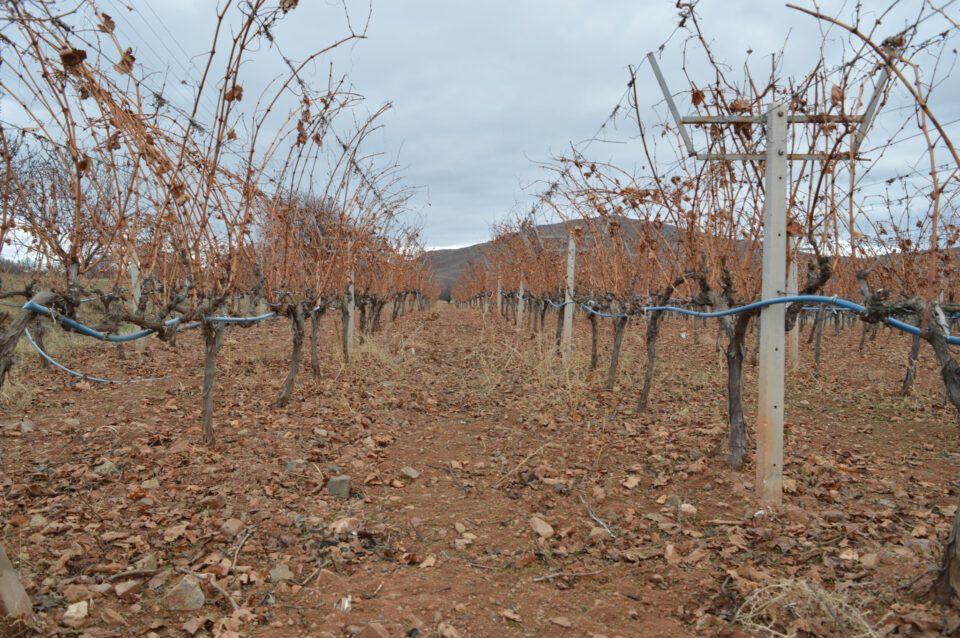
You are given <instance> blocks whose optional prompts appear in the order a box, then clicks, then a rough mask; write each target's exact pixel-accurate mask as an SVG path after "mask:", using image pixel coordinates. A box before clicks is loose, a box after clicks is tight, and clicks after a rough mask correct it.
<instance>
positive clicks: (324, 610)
mask: <svg viewBox="0 0 960 638" xmlns="http://www.w3.org/2000/svg"><path fill="white" fill-rule="evenodd" d="M334 322H335V320H334V319H328V320H326V322H325V324H324V328H323V334H324V335H325V337H326V338H325V341H324V345H323V350H324V352H323V355H322V357H321V363H322V371H321V375H320V376H319V378H313V377H312V376H311V375H310V373H309V369H308V370H306V371H303V372H302V373H301V377H300V379H299V381H298V386H297V390H296V392H295V394H294V399H293V401H292V402H291V404H290V405H289V406H288V407H286V408H283V409H275V408H272V407H271V406H270V402H271V400H272V399H273V397H274V395H275V392H276V390H277V388H278V387H279V384H280V382H281V380H282V378H283V375H284V374H285V372H286V363H287V359H288V356H289V353H288V333H287V329H286V327H285V326H284V325H283V323H282V322H271V323H268V324H265V325H262V326H259V327H255V328H250V329H231V330H229V331H228V333H227V335H228V336H227V338H226V343H225V347H224V349H223V351H222V354H221V358H220V370H221V376H220V384H219V387H218V389H217V424H218V431H219V437H220V438H219V442H218V444H217V446H216V447H215V448H214V449H207V448H204V447H201V446H200V445H199V444H198V443H199V427H198V420H199V419H198V417H199V404H200V396H199V394H200V378H199V374H200V370H201V364H200V359H201V348H200V344H199V340H198V337H199V335H196V334H185V335H182V336H181V337H180V342H179V343H178V344H177V345H176V346H175V347H170V346H167V345H164V344H162V343H159V342H154V341H151V342H150V343H149V344H148V346H147V348H146V351H145V352H144V353H136V352H134V351H133V349H132V348H128V349H127V351H126V353H125V355H124V357H123V358H119V357H118V352H117V350H116V349H115V348H114V347H112V346H110V347H108V346H103V345H101V344H93V345H92V346H90V347H85V348H70V349H68V350H64V351H63V353H62V355H63V357H64V358H65V362H66V363H67V364H68V365H71V366H73V367H77V368H79V369H82V370H84V371H86V372H88V373H91V374H104V375H106V376H114V377H117V376H125V377H137V376H154V375H158V374H160V375H162V374H169V375H171V378H170V379H168V380H165V381H161V382H158V383H150V384H132V385H125V386H98V385H91V384H89V383H86V382H81V383H78V384H74V385H72V386H71V385H68V384H67V382H66V380H65V378H64V377H63V376H61V375H59V374H58V373H55V372H53V371H50V370H41V369H40V368H39V366H38V365H37V363H36V362H35V361H34V360H33V359H32V358H29V357H24V360H23V361H22V362H21V365H20V366H19V367H18V368H17V370H16V375H17V378H16V387H19V388H27V389H29V394H25V395H23V396H22V397H21V398H20V400H19V401H13V400H10V401H8V402H7V403H6V404H5V405H4V406H3V407H2V408H0V409H3V410H4V411H5V412H6V414H5V415H4V417H3V419H2V421H0V426H2V429H0V455H2V456H0V459H2V466H0V499H2V500H0V530H2V544H3V546H4V547H5V548H6V549H7V551H8V553H9V554H10V555H11V558H12V559H13V560H14V562H15V563H16V565H17V566H18V568H19V570H20V573H21V576H22V578H23V580H24V582H25V584H26V586H27V588H28V590H29V592H30V594H31V596H32V598H33V600H34V603H35V605H37V606H38V607H39V608H40V609H41V610H43V612H42V613H41V615H40V619H41V621H42V623H43V627H42V632H43V633H44V634H47V635H57V634H58V635H89V636H132V635H151V632H152V635H158V636H183V635H190V633H191V631H193V632H194V635H198V636H201V635H212V634H214V633H216V632H218V631H219V632H221V633H222V634H224V635H231V634H229V633H226V632H227V631H231V630H233V631H237V632H238V633H239V634H240V635H250V636H277V637H279V636H326V635H334V636H346V635H351V633H360V632H365V633H361V635H362V636H365V637H366V636H377V635H381V634H378V633H375V630H376V629H378V628H377V627H375V626H372V625H369V623H379V625H380V626H381V627H382V628H383V630H384V631H385V632H386V633H385V634H383V635H389V636H403V635H418V634H417V633H416V632H413V631H412V630H413V629H418V630H419V632H420V633H419V635H420V636H435V635H439V634H438V628H439V630H440V631H446V632H447V635H460V636H524V635H526V636H565V635H569V636H590V635H603V636H608V637H610V638H612V637H613V636H688V635H697V634H700V635H746V631H747V627H746V626H744V625H736V624H733V623H731V622H730V619H731V618H732V616H733V614H734V613H735V611H736V610H737V608H738V607H739V606H740V605H741V604H742V603H743V601H744V600H745V599H746V598H747V597H749V596H752V598H750V599H749V600H750V601H751V602H752V603H753V604H754V606H755V607H757V606H760V605H761V603H762V602H763V601H764V596H765V595H766V594H765V592H770V591H773V589H771V588H772V587H774V586H776V585H777V584H778V583H781V582H783V581H785V580H786V579H797V580H798V581H801V582H803V583H807V584H810V585H811V587H812V589H809V590H808V589H802V588H799V589H801V590H802V591H821V589H822V592H825V593H824V594H823V596H822V597H821V598H820V599H818V600H819V602H815V603H814V604H808V605H806V606H805V605H804V604H802V603H804V602H806V603H809V602H810V601H800V600H786V601H784V604H782V605H781V607H780V608H779V609H778V610H772V609H769V610H768V611H767V612H764V611H763V610H761V611H759V612H757V613H756V614H754V615H753V616H752V617H751V619H750V622H754V623H758V624H771V623H773V622H774V621H777V622H780V623H781V624H780V625H779V627H781V628H782V627H790V626H792V627H793V628H794V629H796V628H798V627H808V628H812V629H814V630H818V631H819V633H818V635H855V633H854V632H853V631H852V630H851V629H850V627H851V625H845V624H843V623H847V622H853V621H852V620H851V619H850V618H849V614H854V615H855V612H856V610H861V611H862V612H863V614H864V615H865V617H866V618H867V619H869V621H870V623H871V624H873V625H874V626H876V627H896V628H898V630H899V631H900V632H902V633H903V634H905V635H922V634H923V633H925V632H931V633H939V632H940V631H942V630H944V629H945V628H946V629H950V628H951V626H956V625H957V624H960V618H958V617H957V616H956V614H955V612H951V611H949V610H944V609H942V608H937V607H932V606H929V605H927V604H925V603H924V602H923V600H922V596H923V593H924V591H925V588H926V587H927V586H928V584H929V582H930V579H931V573H930V570H932V569H934V568H935V566H936V562H937V560H938V557H939V551H940V546H941V542H942V539H943V538H944V537H945V534H946V531H947V528H948V524H949V522H950V517H951V516H952V514H953V511H954V510H953V508H954V505H955V502H956V496H955V493H953V492H952V490H953V489H954V487H953V486H954V485H955V479H956V468H957V466H958V460H960V441H958V433H957V428H956V419H955V417H954V415H953V414H952V413H951V411H950V410H949V409H947V407H945V406H944V404H943V400H942V397H941V396H940V393H941V391H940V389H939V388H940V384H939V380H938V379H937V378H936V370H935V368H934V363H933V361H932V357H930V356H929V354H928V353H927V352H926V351H924V353H923V355H922V357H921V361H920V372H919V379H918V382H917V386H916V387H915V389H914V393H913V396H911V397H908V398H901V397H898V396H897V392H898V390H899V387H900V379H901V377H902V373H903V365H904V362H905V359H906V353H907V350H908V348H909V345H910V344H909V339H907V338H904V337H903V336H902V335H899V334H888V333H887V332H886V331H881V332H880V334H879V336H878V337H877V339H876V341H873V342H868V344H867V348H866V349H865V351H864V352H863V353H860V352H858V351H857V342H858V340H859V327H855V328H854V329H850V330H846V331H844V332H843V333H842V334H841V335H840V336H834V335H833V332H832V329H827V330H826V331H825V337H824V343H825V349H824V350H825V355H824V362H823V367H822V371H821V374H820V375H819V377H815V376H814V375H813V373H812V354H811V352H810V349H809V348H808V347H806V346H805V347H804V351H803V360H802V365H801V369H800V371H799V372H797V373H794V374H791V375H790V378H789V380H788V401H787V415H788V416H787V444H786V454H787V458H786V466H785V473H786V476H787V477H788V481H787V492H788V493H787V494H786V498H785V501H786V505H785V506H784V507H783V508H779V509H776V510H761V508H760V507H759V506H758V505H757V504H756V503H754V502H753V501H752V493H753V474H752V472H753V468H752V466H748V467H746V468H745V469H744V470H743V471H742V472H739V473H737V472H732V471H731V470H729V469H728V468H727V467H726V466H725V465H724V462H723V458H722V456H718V455H717V453H716V449H717V447H718V446H720V445H722V443H723V435H724V428H725V425H724V424H725V419H724V410H725V400H726V399H725V394H724V379H725V369H724V367H723V355H722V353H720V352H718V351H717V350H716V349H715V346H714V332H713V327H712V326H713V325H714V324H709V326H710V329H709V331H705V332H704V333H703V334H701V335H700V340H699V343H698V342H697V340H696V339H695V338H694V335H693V333H692V330H691V324H689V323H687V322H668V323H667V324H666V326H665V335H664V337H663V339H662V343H661V356H660V359H659V366H658V379H657V384H656V386H655V391H654V397H653V404H652V407H651V409H650V411H649V412H647V413H645V414H639V415H638V414H635V412H634V402H635V397H636V394H637V387H638V384H639V380H640V378H641V375H642V367H643V366H642V358H641V353H642V332H643V331H642V325H641V326H632V327H630V328H629V329H628V334H627V338H626V345H625V352H624V356H623V360H622V361H623V368H622V374H621V377H620V383H619V385H618V388H617V390H616V391H615V392H612V393H605V392H602V391H601V390H600V387H601V385H602V379H601V377H602V374H600V373H599V372H598V373H594V374H593V375H589V374H587V372H586V370H585V365H586V357H585V354H584V353H586V351H587V339H588V336H589V335H588V331H587V330H586V327H587V326H586V322H584V321H578V326H577V328H578V333H577V339H578V342H577V357H576V360H575V362H574V364H573V368H572V369H571V370H567V371H564V370H563V369H562V368H561V367H560V366H559V364H558V362H557V359H556V355H555V354H554V353H552V352H551V348H550V347H549V344H543V343H541V342H539V341H538V340H537V339H536V338H530V337H526V336H522V335H520V334H518V333H516V332H515V331H514V330H512V329H511V328H509V327H508V326H506V325H505V324H504V323H503V322H502V321H500V320H499V319H497V318H494V317H487V318H486V319H484V318H483V317H482V316H481V314H480V313H478V312H475V311H467V310H458V309H455V308H453V307H451V306H446V305H442V304H441V305H438V306H437V307H436V309H435V310H433V311H428V312H425V313H417V314H413V315H410V316H407V317H403V318H402V319H401V320H400V322H399V323H398V325H396V326H389V327H388V328H387V330H386V332H385V333H384V334H381V335H377V336H376V337H374V338H373V339H371V340H370V341H369V342H368V343H366V344H364V345H363V346H361V347H360V352H359V354H358V356H357V357H356V361H355V362H354V363H353V364H351V365H350V366H349V367H346V368H344V367H343V366H342V365H341V363H340V361H339V357H338V355H337V352H336V348H335V342H336V339H335V323H334ZM605 328H606V329H607V330H609V326H605ZM548 332H549V333H551V334H552V328H551V329H548ZM804 337H805V335H804ZM603 339H604V343H605V344H606V342H607V341H608V340H609V334H608V332H606V331H605V332H604V335H603ZM548 340H549V339H548ZM755 375H756V368H754V367H753V366H749V365H748V366H747V379H746V388H747V396H748V397H751V396H752V395H753V394H754V392H755V386H756V377H755ZM747 408H748V416H751V417H752V414H753V406H752V404H748V406H747ZM23 420H28V421H29V422H30V424H31V425H32V428H31V427H30V426H27V427H25V428H22V429H24V430H26V431H25V432H21V426H20V424H21V422H22V421H23ZM105 462H109V463H108V464H106V465H105ZM408 467H409V468H413V469H414V470H416V472H417V473H419V476H417V478H415V479H412V478H411V477H409V476H407V475H406V474H405V473H404V472H403V471H402V470H403V468H408ZM334 474H346V475H349V476H350V477H351V482H352V489H353V493H352V495H351V497H350V498H349V499H347V500H338V499H337V498H335V497H334V496H332V495H330V494H329V493H328V492H327V489H326V482H327V479H328V478H329V477H330V476H332V475H334ZM534 517H538V518H539V519H540V520H541V521H543V522H545V523H547V524H548V525H549V529H547V528H546V527H544V526H543V525H539V524H536V525H535V524H532V523H531V520H532V519H533V518H534ZM601 521H602V522H601ZM604 525H606V526H608V527H609V530H610V531H609V532H608V531H607V530H606V529H604ZM538 530H539V532H540V533H538ZM547 536H549V538H547ZM283 566H286V567H287V568H289V573H287V572H286V570H284V569H283ZM128 570H138V573H137V574H136V575H135V576H132V577H123V576H120V577H116V576H117V575H118V574H122V573H123V572H126V571H128ZM184 572H194V573H197V574H203V573H212V574H216V575H217V578H218V581H217V582H218V583H219V584H220V585H221V586H222V588H223V589H225V590H228V591H240V592H241V593H240V594H239V596H238V597H237V601H238V603H239V605H240V606H241V607H242V608H243V610H249V611H250V612H251V613H252V614H253V616H254V617H255V618H252V617H249V616H248V615H247V614H246V613H245V612H243V611H241V612H232V610H231V608H230V606H229V604H228V603H227V601H226V600H225V599H224V597H223V596H222V595H221V594H220V593H218V591H217V589H216V588H215V587H213V586H210V585H209V584H203V587H202V588H203V591H204V593H205V598H206V600H205V604H204V605H203V607H202V608H200V609H199V610H196V611H177V612H174V611H169V610H168V609H167V605H166V602H167V600H166V598H165V596H166V595H167V593H168V592H169V591H170V590H171V589H172V588H173V587H174V586H175V585H177V583H178V582H180V580H181V579H182V578H184ZM271 572H273V574H272V576H271ZM111 579H112V580H111ZM125 581H134V582H135V584H134V585H131V586H130V588H129V589H128V590H126V591H122V594H123V595H122V597H121V596H118V594H117V592H116V591H115V590H114V587H115V586H116V585H117V584H118V583H121V582H125ZM274 581H278V582H274ZM105 585H109V587H108V586H105ZM123 589H125V588H121V590H123ZM791 591H793V590H791ZM348 597H349V601H350V603H349V608H348V609H343V607H346V606H347V605H345V604H344V601H345V599H347V598H348ZM65 598H69V599H70V600H80V599H90V600H91V601H92V603H91V605H90V607H89V615H88V617H87V618H84V619H82V620H79V621H78V622H77V623H76V625H77V626H76V627H72V628H71V627H66V626H64V625H63V624H61V623H62V618H63V613H64V609H65V607H66V605H67V601H66V600H65ZM844 600H847V601H849V602H850V604H851V607H850V608H849V609H852V610H853V611H849V610H848V608H847V607H844V606H843V605H842V604H841V603H842V601H844ZM791 605H792V606H791ZM338 607H339V608H338ZM828 607H829V608H828ZM791 609H793V610H800V615H801V616H802V618H799V619H794V618H791V616H790V613H791V611H790V610H791ZM845 610H848V611H845ZM231 617H233V618H231ZM225 619H226V620H225ZM185 627H186V629H185ZM323 632H329V634H326V633H323ZM371 632H374V633H371Z"/></svg>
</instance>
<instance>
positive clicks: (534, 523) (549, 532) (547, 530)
mask: <svg viewBox="0 0 960 638" xmlns="http://www.w3.org/2000/svg"><path fill="white" fill-rule="evenodd" d="M530 527H532V528H533V531H535V532H536V533H537V535H538V536H540V538H542V539H544V540H546V539H549V538H552V537H553V527H552V526H551V525H550V523H548V522H546V521H545V520H543V519H542V518H540V517H539V516H533V517H531V518H530Z"/></svg>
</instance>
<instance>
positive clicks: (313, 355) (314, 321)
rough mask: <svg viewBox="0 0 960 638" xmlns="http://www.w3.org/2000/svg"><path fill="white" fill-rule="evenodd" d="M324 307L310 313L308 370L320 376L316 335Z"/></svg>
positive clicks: (324, 310)
mask: <svg viewBox="0 0 960 638" xmlns="http://www.w3.org/2000/svg"><path fill="white" fill-rule="evenodd" d="M326 311H327V310H326V308H321V309H320V310H317V311H316V312H311V313H310V371H311V372H313V376H314V377H317V378H319V377H320V354H319V352H318V349H319V343H318V339H317V336H318V334H319V332H320V319H322V318H323V315H324V313H325V312H326Z"/></svg>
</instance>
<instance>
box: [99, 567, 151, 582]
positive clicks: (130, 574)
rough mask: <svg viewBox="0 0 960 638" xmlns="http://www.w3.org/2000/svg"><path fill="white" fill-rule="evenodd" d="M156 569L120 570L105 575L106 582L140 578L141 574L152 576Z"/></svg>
mask: <svg viewBox="0 0 960 638" xmlns="http://www.w3.org/2000/svg"><path fill="white" fill-rule="evenodd" d="M157 571H158V570H156V569H133V570H130V571H128V572H120V573H118V574H114V575H112V576H108V577H107V582H108V583H113V582H116V581H118V580H123V579H124V578H140V577H141V576H153V575H154V574H156V573H157Z"/></svg>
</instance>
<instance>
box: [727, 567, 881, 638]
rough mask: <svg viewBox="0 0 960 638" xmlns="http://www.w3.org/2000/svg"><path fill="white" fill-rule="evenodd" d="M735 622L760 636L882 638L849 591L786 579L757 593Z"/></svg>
mask: <svg viewBox="0 0 960 638" xmlns="http://www.w3.org/2000/svg"><path fill="white" fill-rule="evenodd" d="M734 622H735V623H737V624H739V625H741V626H742V627H743V628H744V629H746V630H748V631H750V632H751V633H753V634H755V635H758V636H770V637H771V638H794V637H796V636H809V635H813V636H837V637H840V636H843V637H844V638H874V637H879V636H881V633H880V632H879V631H878V630H876V629H875V628H874V627H873V625H872V624H871V623H870V622H869V621H868V620H867V619H866V617H865V616H864V614H863V612H861V611H860V609H858V608H857V607H856V605H855V604H854V603H852V602H851V601H850V599H849V596H848V595H847V593H846V592H842V591H834V592H829V591H827V590H825V589H824V588H823V587H821V586H820V585H818V584H817V583H813V582H810V581H807V580H802V579H786V580H781V581H778V582H776V583H774V584H772V585H768V586H767V587H761V588H759V589H756V590H754V591H753V592H751V593H750V595H749V596H747V598H746V600H745V601H744V603H743V605H741V606H740V609H738V610H737V614H736V616H735V617H734Z"/></svg>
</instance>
